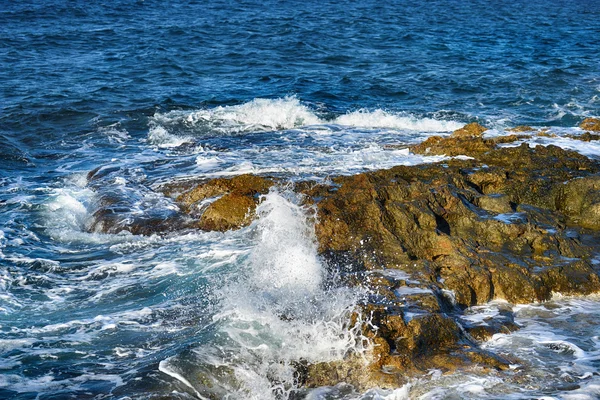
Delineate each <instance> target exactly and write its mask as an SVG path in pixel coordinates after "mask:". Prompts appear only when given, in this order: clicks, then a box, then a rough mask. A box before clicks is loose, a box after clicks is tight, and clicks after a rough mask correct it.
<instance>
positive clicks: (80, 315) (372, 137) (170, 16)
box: [0, 0, 600, 399]
mask: <svg viewBox="0 0 600 400" xmlns="http://www.w3.org/2000/svg"><path fill="white" fill-rule="evenodd" d="M95 3H96V2H86V1H69V2H61V1H50V0H48V1H41V0H40V1H18V2H17V1H3V2H1V4H0V107H1V111H0V210H1V213H0V232H1V233H0V398H17V399H33V398H39V399H62V398H78V399H79V398H128V397H126V396H129V397H131V398H155V397H153V396H164V397H166V398H169V397H172V398H182V399H183V398H197V397H201V398H202V397H207V398H210V397H211V396H212V397H213V398H223V397H226V396H229V398H256V399H263V398H270V397H272V398H286V397H289V396H291V393H293V392H294V390H295V387H294V384H293V377H292V376H291V375H290V371H291V370H292V368H291V367H290V365H291V364H293V362H294V361H295V360H297V359H308V360H309V361H310V360H312V361H326V360H330V359H336V358H340V357H341V356H343V354H344V353H345V352H347V351H349V349H351V348H353V349H354V351H361V349H356V348H354V346H355V344H354V340H355V339H356V338H355V337H354V336H353V335H355V333H353V332H346V331H345V330H344V329H345V328H344V315H345V314H344V312H346V311H348V310H350V309H351V308H352V305H353V304H355V302H356V301H357V298H358V297H360V294H356V293H347V292H346V291H344V290H343V289H341V288H339V287H336V286H335V285H328V284H327V283H324V281H323V280H325V279H326V277H325V274H324V272H323V266H322V265H321V261H320V259H319V257H318V255H317V254H316V247H315V246H314V237H313V235H312V233H311V222H310V218H308V217H307V216H306V210H303V209H301V208H298V206H297V205H296V204H297V203H298V200H297V199H296V198H295V197H294V195H293V194H291V193H289V192H287V191H286V190H285V189H283V188H282V189H280V191H279V192H277V193H272V194H271V195H269V196H270V197H268V198H267V199H266V200H265V203H264V209H263V210H262V211H261V212H262V214H261V219H260V222H258V223H255V224H253V225H252V226H251V227H249V228H246V229H243V230H241V231H238V232H228V233H225V234H221V233H204V232H197V231H183V232H174V233H167V234H158V235H153V236H142V235H132V234H130V233H128V232H126V231H123V232H120V233H119V232H118V231H119V230H120V227H127V225H128V224H130V223H131V222H132V221H138V222H139V221H140V220H141V221H143V220H144V219H151V218H163V217H166V216H169V215H172V214H174V213H176V212H177V207H176V205H175V203H174V202H173V200H172V199H170V198H167V197H164V196H163V195H162V194H160V193H159V192H158V191H157V189H158V188H159V187H160V185H161V184H164V183H167V182H169V181H172V180H173V179H176V178H185V177H213V176H232V175H236V174H240V173H245V172H254V173H265V174H270V175H276V176H280V177H282V178H284V180H292V181H294V180H302V179H307V178H310V179H317V180H323V179H325V180H326V179H328V177H329V176H331V175H336V174H350V173H356V172H360V171H364V170H372V169H377V168H384V167H390V166H392V165H397V164H406V165H411V164H415V163H420V162H428V161H436V160H438V159H437V158H433V157H431V158H427V157H417V156H413V155H410V154H408V152H407V151H405V150H403V149H401V148H399V147H398V146H396V145H398V144H400V145H403V144H410V143H415V142H418V141H420V140H423V139H424V138H426V137H428V136H430V135H432V134H445V133H448V132H450V131H452V130H454V129H456V128H458V127H460V126H462V125H463V124H464V123H467V122H471V121H479V122H480V123H482V124H485V125H486V126H488V127H491V128H494V129H495V130H497V131H498V132H500V133H502V132H503V130H504V129H506V128H510V127H513V126H516V125H520V124H528V125H533V126H547V127H551V128H552V129H555V130H556V132H558V133H560V132H562V131H561V130H569V129H572V128H573V127H575V126H576V125H577V124H578V123H579V122H580V121H581V120H582V119H583V118H585V117H587V116H599V115H600V59H599V58H598V54H600V2H598V1H593V0H581V1H558V0H557V1H543V0H528V1H525V0H518V1H515V2H502V3H501V4H493V5H491V4H490V2H486V1H478V0H468V1H463V2H454V1H447V0H446V1H442V0H439V1H427V2H404V1H390V2H383V3H382V2H375V1H365V0H363V1H361V2H351V3H350V4H344V3H343V2H330V1H323V0H322V1H318V2H317V1H304V2H287V1H264V2H251V1H241V2H232V1H213V2H206V3H205V2H196V1H185V2H184V1H181V2H168V1H153V0H149V1H112V2H106V4H95ZM575 132H576V130H575ZM539 140H551V139H539ZM560 140H562V141H561V142H560V143H559V144H560V145H562V146H563V147H570V148H574V149H578V150H580V151H582V152H584V153H585V154H587V155H589V156H593V157H597V156H600V148H598V147H597V145H594V144H588V145H586V146H584V147H581V146H580V145H577V144H576V143H575V144H574V143H573V142H572V141H569V139H567V138H563V139H560ZM556 143H558V139H556ZM390 145H392V146H390ZM594 146H596V147H594ZM98 167H100V168H102V169H101V170H100V171H101V173H100V174H98V176H97V179H95V180H94V181H90V182H88V181H87V179H86V175H87V173H88V172H89V171H91V170H93V169H95V168H98ZM107 199H117V200H118V201H117V203H116V204H117V206H116V207H115V208H113V211H114V212H115V215H116V216H117V220H118V221H119V222H118V223H117V228H115V230H114V231H115V233H112V234H104V233H101V232H98V231H96V230H94V225H93V221H94V218H95V217H94V213H95V212H97V211H98V210H99V209H101V208H102V205H103V204H104V203H103V202H105V201H106V200H107ZM309 214H310V213H309ZM290 221H292V222H290ZM274 240H275V242H274ZM265 254H268V255H272V254H280V257H275V258H273V257H266V256H265ZM273 260H275V261H273ZM298 260H300V261H298ZM307 266H310V268H309V267H307ZM261 271H262V272H261ZM265 271H266V272H265ZM307 271H309V272H310V273H309V272H307ZM265 274H266V275H265ZM274 276H279V277H282V278H281V279H279V280H277V279H275V280H274V278H273V277H274ZM283 277H292V278H293V279H291V280H286V279H284V278H283ZM332 298H335V299H337V300H336V301H332V300H331V299H332ZM306 299H311V300H310V302H309V304H311V305H310V306H307V305H303V304H304V303H303V301H304V300H306ZM590 301H591V302H592V304H594V306H593V307H597V304H598V303H597V302H595V300H590ZM248 304H249V305H248ZM299 304H300V305H299ZM571 310H574V309H573V308H571ZM572 312H573V313H574V314H573V315H575V316H576V315H579V314H577V313H578V311H577V310H574V311H572ZM282 313H285V314H290V315H293V316H295V317H296V318H295V319H293V320H291V321H287V322H286V321H282V320H281V318H279V316H280V315H281V314H282ZM586 315H587V314H586ZM525 318H528V317H527V316H526V317H525ZM574 318H575V317H574ZM527 321H529V320H527ZM531 321H532V322H531V323H532V324H534V325H533V326H534V328H535V326H537V325H535V324H537V323H538V321H537V319H535V318H534V319H531ZM523 323H526V321H525V320H524V322H523ZM545 323H546V322H545ZM547 323H548V324H550V325H552V326H554V327H555V328H556V329H557V330H558V331H561V329H563V328H564V327H563V326H562V325H561V323H562V322H561V321H554V322H552V321H549V322H547ZM534 328H531V331H533V332H535V331H536V330H535V329H534ZM597 329H598V326H597V325H593V323H592V322H590V327H589V330H588V331H586V334H588V335H590V337H595V338H597V337H598V336H597V335H598V330H597ZM525 332H529V331H525ZM561 340H562V339H561ZM315 343H319V345H315ZM594 343H595V344H593V345H590V346H589V348H586V349H584V350H585V351H588V352H589V353H590V354H597V353H596V352H597V346H598V344H597V343H596V342H594ZM494 345H495V344H494ZM584 350H582V351H584ZM576 356H577V357H575V356H574V357H575V358H576V360H575V361H573V360H571V359H568V360H566V361H565V360H562V359H561V360H556V361H548V360H546V359H544V360H545V361H543V362H540V363H541V364H543V363H552V362H556V363H558V364H556V366H555V367H553V368H556V369H558V370H559V369H560V368H561V365H563V364H560V363H561V362H563V361H564V363H566V364H568V363H571V364H570V365H573V363H575V364H576V365H578V366H579V364H577V362H578V361H577V360H580V359H583V360H586V361H583V364H585V363H586V362H588V361H589V357H588V358H585V357H583V358H582V356H581V354H579V353H577V354H576ZM540 357H541V356H540ZM590 357H592V356H590ZM592 358H593V357H592ZM536 360H537V359H536ZM535 365H538V364H536V363H532V368H535ZM585 365H588V364H585ZM592 365H595V364H592ZM579 367H581V366H579ZM579 367H578V368H579ZM588 367H589V366H588ZM588 367H585V366H584V367H581V368H579V369H578V370H577V372H576V373H582V374H584V373H585V371H587V370H586V368H588ZM582 368H583V370H584V372H581V371H580V370H581V369H582ZM589 368H592V367H589ZM589 368H588V369H589ZM593 368H595V367H593ZM557 376H560V374H558V373H556V374H555V375H552V378H551V379H550V378H549V380H548V382H549V383H548V385H549V386H548V388H536V387H531V388H530V389H527V388H524V387H519V385H518V384H507V385H506V386H502V387H501V388H500V389H498V386H495V388H496V389H494V390H500V392H494V391H493V390H492V391H490V390H488V389H489V388H488V387H487V386H485V385H483V386H482V387H483V388H484V389H482V390H483V392H477V391H473V392H469V391H468V390H467V389H468V388H471V386H468V385H467V384H466V383H465V385H466V386H468V387H467V389H464V388H463V389H461V388H462V386H460V384H456V385H454V386H452V385H453V384H451V383H448V382H446V383H443V384H442V383H440V386H439V387H435V383H433V384H431V383H427V385H425V386H423V387H426V389H419V388H420V386H419V384H418V383H417V384H414V385H413V386H412V388H413V389H412V390H413V391H416V392H415V393H425V392H426V391H429V392H430V393H433V394H431V396H436V395H438V394H439V395H440V396H442V397H435V398H446V397H443V396H447V398H453V397H452V396H466V397H469V396H470V397H473V398H497V397H498V396H500V397H505V396H509V395H510V396H516V398H521V397H520V396H525V397H527V396H541V395H542V394H543V395H552V396H559V397H560V396H562V394H561V393H562V392H561V390H562V389H560V387H561V386H560V384H559V383H560V382H559V383H556V382H558V381H560V379H559V378H557ZM207 380H208V381H211V382H212V383H211V385H207V384H206V382H207ZM555 381H556V382H555ZM467 383H468V382H467ZM432 385H433V388H432ZM457 385H458V386H457ZM534 386H535V385H534ZM592 389H593V388H592ZM592 389H589V390H592ZM340 390H341V389H340ZM403 390H405V391H407V390H409V389H407V388H404V389H403ZM469 390H470V389H469ZM528 390H529V391H528ZM315 393H316V392H315ZM315 393H313V396H316V397H314V398H321V397H319V396H325V397H322V398H326V397H327V396H332V398H334V397H335V396H338V397H340V396H342V397H343V396H347V398H358V397H360V396H362V394H360V393H354V392H347V391H344V390H341V392H339V393H338V392H335V393H333V392H327V391H326V390H325V391H323V392H318V393H322V394H318V393H316V394H315ZM327 393H328V394H327ZM436 393H437V394H436ZM444 393H445V394H444ZM482 393H483V394H482ZM498 393H503V394H502V395H499V394H498ZM590 393H591V392H590ZM304 394H306V393H304ZM304 394H303V395H304ZM584 394H585V393H584ZM371 395H372V394H367V395H365V396H371ZM402 395H403V394H402V393H399V392H398V393H396V394H394V396H398V397H396V398H402V397H401V396H402ZM353 396H354V397H353ZM390 396H391V395H390ZM414 396H416V394H414ZM486 396H488V397H486ZM494 396H496V397H494ZM338 397H335V398H338ZM367 398H369V397H367ZM389 398H390V399H391V398H393V397H389ZM431 398H433V397H431Z"/></svg>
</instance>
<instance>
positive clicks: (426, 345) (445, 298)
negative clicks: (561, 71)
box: [303, 136, 600, 388]
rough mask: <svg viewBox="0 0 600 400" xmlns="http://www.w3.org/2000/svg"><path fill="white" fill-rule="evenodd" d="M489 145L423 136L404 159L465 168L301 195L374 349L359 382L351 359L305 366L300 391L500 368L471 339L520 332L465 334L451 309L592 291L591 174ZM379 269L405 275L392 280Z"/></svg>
mask: <svg viewBox="0 0 600 400" xmlns="http://www.w3.org/2000/svg"><path fill="white" fill-rule="evenodd" d="M507 140H512V138H511V137H507V138H503V139H501V140H500V141H507ZM515 140H516V139H515ZM498 142H499V140H485V139H482V138H477V137H469V138H462V137H453V136H451V137H448V138H430V139H429V140H428V141H426V142H425V143H424V144H421V145H418V146H414V147H413V148H412V150H413V151H416V152H423V153H426V152H427V150H426V149H427V148H429V153H431V152H432V151H431V149H432V148H435V151H434V154H465V155H468V156H472V157H476V159H472V160H456V159H453V160H448V161H446V162H443V163H438V164H429V165H420V166H412V167H404V166H400V167H395V168H391V169H389V170H382V171H376V172H370V173H365V174H359V175H355V176H348V177H338V178H335V179H334V180H333V185H331V186H312V187H311V186H306V187H304V188H303V191H304V193H305V194H306V195H307V196H308V198H309V199H314V203H315V204H316V207H317V210H318V218H317V219H318V223H317V225H316V228H315V229H316V234H317V238H318V241H319V246H320V247H319V251H320V252H321V254H322V255H323V257H324V258H325V259H326V260H327V261H328V264H329V265H330V267H331V268H334V269H337V270H341V271H345V273H346V274H347V280H348V284H355V285H361V286H365V287H367V288H369V290H370V292H371V293H372V296H371V297H370V298H369V300H368V301H367V302H366V303H365V305H364V306H363V311H362V313H363V314H364V319H367V320H369V321H370V323H369V324H363V335H364V336H365V337H368V338H371V340H372V342H373V343H374V344H375V346H374V348H373V350H372V352H371V354H370V359H371V360H372V361H371V363H370V364H369V366H368V367H367V368H366V369H365V373H363V374H358V373H357V372H356V368H358V367H356V365H355V364H356V363H357V360H355V359H353V358H352V356H350V357H349V358H348V360H345V361H340V362H336V363H329V364H326V365H323V364H317V365H309V366H307V367H306V371H307V372H306V374H305V384H306V385H308V386H312V385H315V386H317V385H322V384H335V383H336V382H340V381H344V382H349V383H352V384H354V385H355V386H357V387H360V388H367V387H369V386H375V385H376V386H381V387H397V385H398V384H399V383H400V382H402V380H403V377H406V376H407V375H410V374H414V373H423V372H425V371H427V370H428V369H431V368H438V369H441V370H443V371H450V370H453V369H456V368H469V366H473V365H479V366H480V367H485V368H492V369H506V368H507V367H508V361H507V360H504V359H502V358H500V357H497V356H495V355H493V354H490V353H487V352H484V351H482V350H481V349H479V348H478V346H477V340H485V339H487V338H489V337H490V336H491V335H493V334H494V333H498V332H504V333H508V332H512V331H514V330H516V329H518V326H517V325H516V324H515V323H514V319H513V318H512V314H511V312H510V311H506V312H503V313H501V315H500V316H499V317H498V318H496V319H494V320H489V321H487V322H486V323H485V324H474V323H469V322H467V321H465V320H461V318H460V314H461V310H463V309H465V308H466V307H469V306H472V305H477V304H483V303H486V302H488V301H490V300H494V299H504V300H507V301H508V302H510V303H529V302H534V301H544V300H548V299H549V298H550V297H551V295H552V293H555V292H559V293H563V294H568V295H576V294H590V293H595V292H599V291H600V278H599V276H598V272H597V271H596V270H595V269H594V265H593V264H592V263H591V261H590V256H591V254H592V251H593V250H594V249H595V250H596V251H597V250H598V248H597V247H598V246H599V245H600V237H599V236H600V235H599V234H598V232H597V230H599V229H600V174H599V172H600V165H599V164H598V163H597V162H594V161H592V160H590V159H588V158H586V157H584V156H581V155H580V154H578V153H575V152H571V151H566V150H562V149H560V148H558V147H555V146H547V147H543V146H538V147H536V148H530V147H529V146H528V145H527V144H523V145H521V146H518V147H509V148H497V143H498ZM548 166H552V167H551V168H549V167H548ZM309 201H310V200H309ZM584 228H585V229H584ZM586 229H591V231H588V230H586ZM590 237H591V238H592V239H590ZM593 246H595V247H593ZM390 269H392V270H401V271H402V272H403V273H405V274H406V275H407V278H406V279H393V278H390V276H389V275H390V274H389V273H387V275H386V270H387V271H389V270H390ZM392 276H394V275H393V274H392ZM328 377H329V378H328ZM328 379H329V380H328Z"/></svg>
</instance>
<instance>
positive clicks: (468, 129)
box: [452, 122, 487, 137]
mask: <svg viewBox="0 0 600 400" xmlns="http://www.w3.org/2000/svg"><path fill="white" fill-rule="evenodd" d="M485 131H487V128H486V127H484V126H481V125H479V124H478V123H477V122H471V123H470V124H467V125H465V126H463V127H462V128H460V129H457V130H455V131H454V132H453V133H452V136H453V137H481V136H482V135H483V132H485Z"/></svg>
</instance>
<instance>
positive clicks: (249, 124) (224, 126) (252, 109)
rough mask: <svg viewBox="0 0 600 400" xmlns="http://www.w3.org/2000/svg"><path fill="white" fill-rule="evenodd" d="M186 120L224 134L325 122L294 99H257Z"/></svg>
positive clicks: (196, 113)
mask: <svg viewBox="0 0 600 400" xmlns="http://www.w3.org/2000/svg"><path fill="white" fill-rule="evenodd" d="M186 121H187V122H188V123H190V124H192V125H195V124H209V125H210V126H211V127H212V128H213V129H216V130H217V131H222V132H248V131H256V130H258V131H260V130H282V129H291V128H295V127H300V126H306V125H314V124H319V123H321V122H322V121H321V119H319V117H317V116H316V115H315V114H314V113H313V112H312V111H311V110H310V109H309V108H308V107H307V106H305V105H303V104H302V103H300V101H299V100H298V99H297V98H295V97H285V98H283V99H273V100H271V99H254V100H252V101H250V102H248V103H244V104H241V105H237V106H226V107H217V108H213V109H209V110H199V111H196V112H193V113H190V114H189V115H188V116H187V117H186Z"/></svg>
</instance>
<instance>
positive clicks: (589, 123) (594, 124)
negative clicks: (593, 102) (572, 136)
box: [579, 118, 600, 132]
mask: <svg viewBox="0 0 600 400" xmlns="http://www.w3.org/2000/svg"><path fill="white" fill-rule="evenodd" d="M579 127H580V128H581V129H585V130H586V131H597V132H598V131H600V119H598V118H586V119H584V120H583V121H582V122H581V124H580V125H579Z"/></svg>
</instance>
